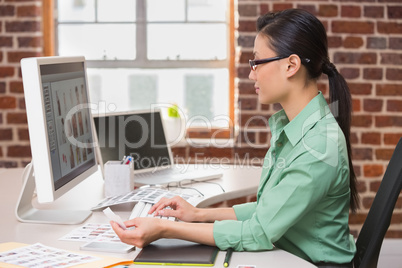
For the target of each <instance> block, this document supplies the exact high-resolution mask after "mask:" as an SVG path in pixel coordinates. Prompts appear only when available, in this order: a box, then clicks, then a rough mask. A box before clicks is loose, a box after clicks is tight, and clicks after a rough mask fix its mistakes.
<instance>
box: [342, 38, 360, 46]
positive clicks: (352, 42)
mask: <svg viewBox="0 0 402 268" xmlns="http://www.w3.org/2000/svg"><path fill="white" fill-rule="evenodd" d="M343 46H344V47H345V48H359V47H361V46H363V39H362V38H361V37H354V36H348V37H346V38H345V40H343Z"/></svg>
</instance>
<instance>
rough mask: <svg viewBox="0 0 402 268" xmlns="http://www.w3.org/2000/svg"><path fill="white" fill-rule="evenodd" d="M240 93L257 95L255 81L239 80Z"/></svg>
mask: <svg viewBox="0 0 402 268" xmlns="http://www.w3.org/2000/svg"><path fill="white" fill-rule="evenodd" d="M238 87H239V95H256V93H255V88H254V82H252V81H247V82H239V86H238Z"/></svg>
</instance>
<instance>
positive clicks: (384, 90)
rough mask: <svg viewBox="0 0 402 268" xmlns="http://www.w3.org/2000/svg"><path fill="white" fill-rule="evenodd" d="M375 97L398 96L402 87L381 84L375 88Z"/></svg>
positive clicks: (401, 92) (401, 93)
mask: <svg viewBox="0 0 402 268" xmlns="http://www.w3.org/2000/svg"><path fill="white" fill-rule="evenodd" d="M376 95H377V96H400V95H402V85H399V84H383V85H377V86H376Z"/></svg>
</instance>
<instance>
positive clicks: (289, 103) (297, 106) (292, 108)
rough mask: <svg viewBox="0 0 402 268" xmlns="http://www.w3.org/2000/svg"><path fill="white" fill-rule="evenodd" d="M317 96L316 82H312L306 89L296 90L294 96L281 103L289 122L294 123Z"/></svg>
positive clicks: (293, 92)
mask: <svg viewBox="0 0 402 268" xmlns="http://www.w3.org/2000/svg"><path fill="white" fill-rule="evenodd" d="M317 94H318V88H317V83H316V82H310V83H309V84H308V85H307V86H306V87H301V88H294V91H292V94H291V95H290V96H288V98H287V99H286V100H285V101H283V102H281V105H282V108H283V110H284V111H285V113H286V116H287V117H288V119H289V121H292V120H293V119H294V118H295V117H296V116H297V115H298V114H299V113H300V112H301V111H302V110H303V109H304V107H306V106H307V104H308V103H309V102H310V101H311V100H312V99H313V98H315V97H316V96H317Z"/></svg>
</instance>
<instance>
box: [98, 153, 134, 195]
mask: <svg viewBox="0 0 402 268" xmlns="http://www.w3.org/2000/svg"><path fill="white" fill-rule="evenodd" d="M104 168H105V169H104V170H105V171H104V172H105V196H106V197H112V196H118V195H123V194H127V193H129V192H131V191H132V190H134V168H133V162H130V163H128V164H121V161H108V162H106V164H105V166H104Z"/></svg>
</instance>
